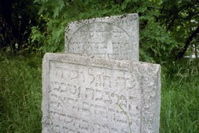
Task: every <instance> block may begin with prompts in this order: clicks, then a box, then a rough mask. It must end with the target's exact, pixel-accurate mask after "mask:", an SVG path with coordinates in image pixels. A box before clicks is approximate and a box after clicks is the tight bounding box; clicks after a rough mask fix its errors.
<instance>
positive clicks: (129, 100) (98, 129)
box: [42, 54, 160, 133]
mask: <svg viewBox="0 0 199 133" xmlns="http://www.w3.org/2000/svg"><path fill="white" fill-rule="evenodd" d="M42 91H43V100H42V112H43V118H42V133H129V132H130V133H158V132H159V119H160V66H159V65H156V64H149V63H141V62H132V61H128V60H112V59H101V58H91V57H88V56H79V55H75V54H46V55H45V56H44V59H43V88H42Z"/></svg>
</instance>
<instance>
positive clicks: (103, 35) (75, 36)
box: [65, 14, 139, 61]
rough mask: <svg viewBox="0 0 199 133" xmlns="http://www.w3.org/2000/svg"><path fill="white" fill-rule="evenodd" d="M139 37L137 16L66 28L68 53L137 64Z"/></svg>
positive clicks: (89, 21) (91, 21) (125, 16)
mask: <svg viewBox="0 0 199 133" xmlns="http://www.w3.org/2000/svg"><path fill="white" fill-rule="evenodd" d="M138 34H139V33H138V16H137V14H128V15H123V16H114V17H113V16H112V17H106V18H95V19H88V20H82V21H76V22H72V23H70V24H69V26H68V27H67V29H66V42H65V43H66V52H68V53H76V54H83V55H89V56H97V57H101V58H110V59H120V60H133V61H138V60H139V53H138V43H139V38H138V36H139V35H138Z"/></svg>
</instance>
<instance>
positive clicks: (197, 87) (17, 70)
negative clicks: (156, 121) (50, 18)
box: [0, 53, 199, 133]
mask: <svg viewBox="0 0 199 133" xmlns="http://www.w3.org/2000/svg"><path fill="white" fill-rule="evenodd" d="M41 58H42V57H41V56H39V55H37V54H33V55H27V56H20V55H19V56H16V57H12V56H6V55H4V54H2V53H0V132H1V133H40V132H41ZM186 62H187V61H186ZM188 62H189V61H188ZM198 65H199V64H197V62H192V63H191V64H190V62H189V64H188V63H186V64H184V63H178V65H172V66H171V67H169V68H167V69H166V66H163V67H162V68H163V71H162V98H161V101H162V104H161V121H160V125H161V127H160V133H198V132H199V103H198V101H199V71H198V70H199V69H198V68H199V66H198Z"/></svg>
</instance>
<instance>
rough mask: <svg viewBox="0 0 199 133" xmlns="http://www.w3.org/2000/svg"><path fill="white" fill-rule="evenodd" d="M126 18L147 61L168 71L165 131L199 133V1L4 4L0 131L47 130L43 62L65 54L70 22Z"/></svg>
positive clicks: (0, 6) (0, 8)
mask: <svg viewBox="0 0 199 133" xmlns="http://www.w3.org/2000/svg"><path fill="white" fill-rule="evenodd" d="M125 13H138V14H139V21H140V60H141V61H146V62H152V63H159V64H161V65H162V107H161V128H160V132H163V133H171V132H172V133H173V132H180V133H183V132H184V133H188V132H190V133H196V132H199V104H198V102H197V101H198V100H199V60H198V58H197V57H198V53H199V52H198V50H199V17H198V16H199V2H198V0H172V1H171V0H1V1H0V132H3V133H4V132H7V133H10V132H11V133H12V132H13V133H14V132H19V133H23V132H24V133H38V132H41V123H40V121H41V111H40V107H41V59H42V56H43V54H44V53H46V52H63V51H64V31H65V27H66V26H67V24H68V23H69V22H71V21H75V20H81V19H87V18H93V17H104V16H110V15H120V14H125ZM190 55H192V56H194V57H196V58H185V57H190Z"/></svg>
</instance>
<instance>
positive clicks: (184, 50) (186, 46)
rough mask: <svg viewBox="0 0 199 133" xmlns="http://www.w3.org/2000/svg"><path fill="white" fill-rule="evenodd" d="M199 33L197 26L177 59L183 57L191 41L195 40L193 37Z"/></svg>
mask: <svg viewBox="0 0 199 133" xmlns="http://www.w3.org/2000/svg"><path fill="white" fill-rule="evenodd" d="M198 33H199V26H198V27H197V28H196V30H195V31H194V32H193V33H192V34H191V36H189V38H188V39H187V41H186V42H185V46H184V47H183V49H182V50H181V51H180V52H179V53H178V55H177V56H176V60H178V59H180V58H182V57H183V55H184V53H185V52H186V50H187V48H188V47H189V45H190V44H191V41H192V40H193V38H194V37H195V36H196V35H197V34H198Z"/></svg>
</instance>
